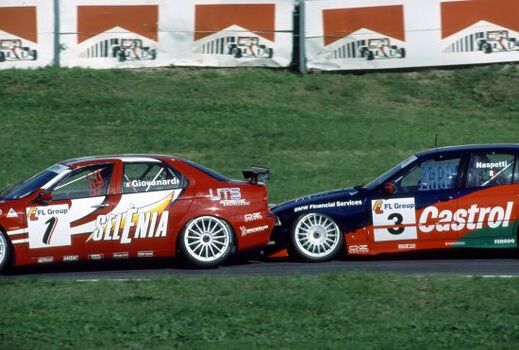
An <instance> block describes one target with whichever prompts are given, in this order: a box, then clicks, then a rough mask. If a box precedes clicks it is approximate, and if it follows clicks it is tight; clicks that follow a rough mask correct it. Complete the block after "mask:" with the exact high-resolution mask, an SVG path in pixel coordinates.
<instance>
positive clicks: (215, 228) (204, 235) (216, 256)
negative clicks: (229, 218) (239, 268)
mask: <svg viewBox="0 0 519 350" xmlns="http://www.w3.org/2000/svg"><path fill="white" fill-rule="evenodd" d="M232 244H233V234H232V232H231V228H230V227H229V225H227V223H226V222H225V221H223V220H220V219H218V218H215V217H213V216H201V217H198V218H196V219H193V220H191V221H190V222H189V223H188V224H187V226H186V227H185V229H184V232H183V234H182V237H181V239H180V250H181V251H182V253H183V255H184V257H185V258H187V259H188V260H189V261H190V262H192V263H194V264H195V265H198V266H215V265H218V264H219V263H221V262H222V261H224V260H225V259H226V258H227V257H228V256H229V254H230V253H231V249H232Z"/></svg>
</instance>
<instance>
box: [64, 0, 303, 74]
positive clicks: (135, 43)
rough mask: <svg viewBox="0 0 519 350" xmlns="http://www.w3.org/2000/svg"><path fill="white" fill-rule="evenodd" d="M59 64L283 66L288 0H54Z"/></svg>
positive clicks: (288, 55) (287, 50) (288, 48)
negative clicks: (56, 2)
mask: <svg viewBox="0 0 519 350" xmlns="http://www.w3.org/2000/svg"><path fill="white" fill-rule="evenodd" d="M60 9H61V32H62V35H61V44H62V53H61V65H62V66H69V67H70V66H82V67H92V68H139V67H157V66H167V65H185V66H218V67H235V66H267V67H286V66H288V65H289V64H290V62H291V59H292V40H293V39H292V38H293V33H292V30H293V20H292V17H293V9H294V0H234V1H232V0H212V1H211V0H206V1H200V0H183V1H168V0H110V1H109V2H108V1H106V0H61V5H60Z"/></svg>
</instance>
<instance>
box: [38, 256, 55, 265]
mask: <svg viewBox="0 0 519 350" xmlns="http://www.w3.org/2000/svg"><path fill="white" fill-rule="evenodd" d="M53 261H54V257H53V256H42V257H40V258H38V264H48V263H51V262H53Z"/></svg>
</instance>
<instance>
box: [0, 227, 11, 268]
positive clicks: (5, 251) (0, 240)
mask: <svg viewBox="0 0 519 350" xmlns="http://www.w3.org/2000/svg"><path fill="white" fill-rule="evenodd" d="M10 252H11V251H10V247H9V245H8V244H7V239H6V238H5V234H4V233H3V232H2V231H0V272H2V271H5V270H6V269H7V265H8V263H9V257H10V255H9V254H10Z"/></svg>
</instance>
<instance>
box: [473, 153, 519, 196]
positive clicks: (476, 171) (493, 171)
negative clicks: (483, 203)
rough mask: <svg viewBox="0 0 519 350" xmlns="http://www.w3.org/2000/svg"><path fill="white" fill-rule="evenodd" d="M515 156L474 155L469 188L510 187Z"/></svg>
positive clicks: (501, 154)
mask: <svg viewBox="0 0 519 350" xmlns="http://www.w3.org/2000/svg"><path fill="white" fill-rule="evenodd" d="M514 166H515V156H514V155H512V154H503V153H493V152H489V153H473V154H472V155H471V156H470V161H469V169H468V174H467V187H468V188H471V187H486V186H494V185H510V184H511V183H512V177H513V171H514V170H513V169H514Z"/></svg>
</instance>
